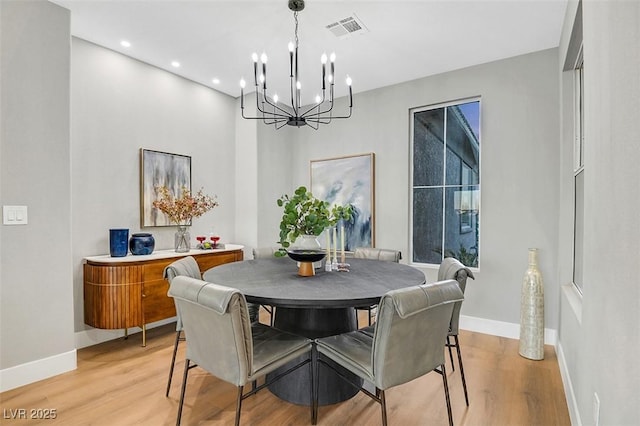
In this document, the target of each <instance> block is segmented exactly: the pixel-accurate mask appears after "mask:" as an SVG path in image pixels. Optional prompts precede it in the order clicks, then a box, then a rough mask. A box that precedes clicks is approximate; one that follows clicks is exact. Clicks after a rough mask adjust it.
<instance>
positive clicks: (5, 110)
mask: <svg viewBox="0 0 640 426" xmlns="http://www.w3.org/2000/svg"><path fill="white" fill-rule="evenodd" d="M69 19H70V17H69V12H68V11H67V10H66V9H63V8H60V7H58V6H55V5H53V4H51V3H47V2H20V1H2V2H0V24H1V25H0V38H1V40H2V57H1V69H0V76H1V77H0V91H1V93H2V96H1V99H2V100H1V109H0V110H1V114H0V128H1V136H0V139H1V141H0V190H1V191H0V193H1V197H0V198H1V201H0V203H1V204H2V205H26V206H27V207H28V224H27V225H16V226H2V227H0V233H1V238H0V241H1V244H0V271H1V272H0V287H1V288H0V335H1V336H2V344H0V370H2V371H1V373H2V376H1V378H0V382H2V387H3V388H6V387H8V386H12V384H13V380H14V379H15V376H14V374H13V373H16V374H18V375H20V374H22V373H24V374H25V375H26V376H29V377H31V378H32V380H38V379H40V378H43V377H47V376H48V375H51V374H56V373H59V372H62V371H66V370H69V369H73V368H75V365H76V364H75V360H76V357H75V342H74V334H73V291H72V290H73V280H72V278H73V277H72V262H71V244H72V242H71V236H72V229H71V222H72V219H73V212H72V209H71V153H70V143H69V56H70V32H69ZM43 359H46V361H45V362H44V364H45V365H46V368H44V370H48V371H44V373H43V372H42V371H41V369H39V368H35V367H32V368H29V367H24V368H20V366H24V364H26V363H28V362H30V361H36V360H43ZM11 367H17V369H14V370H12V369H11ZM41 373H43V374H41Z"/></svg>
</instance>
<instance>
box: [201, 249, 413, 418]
mask: <svg viewBox="0 0 640 426" xmlns="http://www.w3.org/2000/svg"><path fill="white" fill-rule="evenodd" d="M347 261H348V264H349V268H348V269H349V270H348V271H344V272H342V271H341V272H338V271H325V270H324V268H320V269H317V270H316V271H315V275H313V276H309V277H303V276H300V275H298V267H297V266H296V262H295V261H293V260H292V259H290V258H288V257H286V256H285V257H279V258H278V257H273V258H261V259H252V260H244V261H241V262H233V263H228V264H224V265H219V266H215V267H213V268H211V269H208V270H207V271H205V272H204V274H203V279H204V280H205V281H208V282H212V283H215V284H219V285H224V286H227V287H233V288H237V289H238V290H240V292H242V293H243V294H244V296H245V298H246V300H247V301H248V302H251V303H259V304H261V305H267V306H271V307H274V308H275V309H274V310H273V315H275V317H274V319H273V326H274V327H276V328H278V329H280V330H284V331H288V332H291V333H295V334H297V335H301V336H305V337H308V338H310V339H315V338H320V337H326V336H332V335H336V334H341V333H346V332H349V331H354V330H356V329H357V328H358V324H357V318H356V311H355V309H354V308H357V307H367V306H371V305H375V304H377V303H378V302H379V300H380V298H381V297H382V296H383V295H384V294H385V293H387V292H388V291H390V290H394V289H400V288H404V287H411V286H416V285H420V284H424V283H425V275H424V274H423V273H422V272H421V271H420V270H418V269H416V268H414V267H412V266H409V265H405V264H400V263H395V262H384V261H378V260H369V259H359V258H347ZM305 356H307V357H308V355H305ZM303 357H304V356H303ZM301 360H303V359H302V358H301ZM301 360H294V361H292V362H290V363H289V364H290V365H295V364H296V363H298V362H300V361H301ZM289 364H287V366H284V367H281V368H280V369H279V370H277V371H276V372H274V373H271V374H272V376H271V377H273V376H276V375H277V374H279V373H281V372H283V371H286V370H287V369H288V368H289V367H290V365H289ZM320 367H321V371H320V379H319V384H318V404H319V405H329V404H334V403H337V402H341V401H344V400H347V399H349V398H351V397H352V396H354V395H355V394H356V393H358V387H359V386H360V385H361V384H362V380H361V379H359V378H358V377H356V376H355V375H353V374H351V373H350V372H348V371H347V370H344V369H341V368H338V371H339V372H340V374H342V375H343V376H344V377H346V378H347V379H348V380H349V381H350V382H352V383H353V384H355V385H356V386H355V387H354V386H350V384H349V383H347V382H346V381H345V380H344V378H341V377H339V375H338V373H336V372H335V371H333V370H331V369H329V368H326V367H324V366H322V364H320ZM310 386H311V376H310V372H309V370H308V369H305V368H301V369H298V370H295V371H294V372H292V373H291V374H288V375H287V376H285V377H283V378H282V379H280V380H278V381H276V382H274V383H272V384H271V385H269V390H270V391H271V392H272V393H273V394H275V395H276V396H278V397H279V398H281V399H283V400H286V401H289V402H292V403H295V404H300V405H310V404H311V401H310V396H309V394H310Z"/></svg>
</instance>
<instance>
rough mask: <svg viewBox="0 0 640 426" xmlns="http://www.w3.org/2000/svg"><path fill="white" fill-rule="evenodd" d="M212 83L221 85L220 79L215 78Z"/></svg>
mask: <svg viewBox="0 0 640 426" xmlns="http://www.w3.org/2000/svg"><path fill="white" fill-rule="evenodd" d="M211 81H212V82H213V84H220V79H218V78H214V79H213V80H211Z"/></svg>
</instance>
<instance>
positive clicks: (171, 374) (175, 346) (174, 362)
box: [164, 330, 182, 397]
mask: <svg viewBox="0 0 640 426" xmlns="http://www.w3.org/2000/svg"><path fill="white" fill-rule="evenodd" d="M181 334H182V330H178V331H176V342H175V343H174V344H173V356H172V357H171V367H170V368H169V380H167V392H166V393H165V395H164V396H166V397H168V396H169V389H171V379H172V378H173V367H175V365H176V354H177V353H178V343H180V335H181Z"/></svg>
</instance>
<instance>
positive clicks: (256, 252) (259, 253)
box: [252, 247, 279, 327]
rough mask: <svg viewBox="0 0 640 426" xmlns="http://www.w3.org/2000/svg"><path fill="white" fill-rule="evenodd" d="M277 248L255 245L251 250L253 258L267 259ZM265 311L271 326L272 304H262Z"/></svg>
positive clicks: (272, 255)
mask: <svg viewBox="0 0 640 426" xmlns="http://www.w3.org/2000/svg"><path fill="white" fill-rule="evenodd" d="M278 250H279V248H278V247H255V248H254V249H253V250H252V252H253V258H254V259H269V258H273V257H274V256H275V253H276V252H277V251H278ZM262 307H263V308H264V310H265V311H267V312H268V313H269V324H271V326H272V327H273V320H274V319H275V316H274V310H275V308H274V307H273V306H266V305H262Z"/></svg>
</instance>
